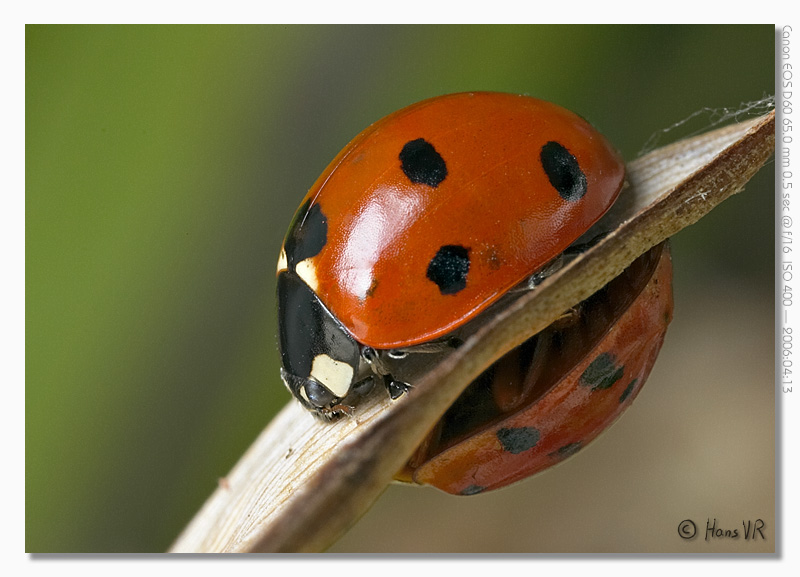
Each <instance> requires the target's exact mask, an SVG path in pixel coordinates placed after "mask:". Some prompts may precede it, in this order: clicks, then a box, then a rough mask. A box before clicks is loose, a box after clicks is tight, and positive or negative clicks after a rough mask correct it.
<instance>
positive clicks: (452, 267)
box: [426, 244, 469, 295]
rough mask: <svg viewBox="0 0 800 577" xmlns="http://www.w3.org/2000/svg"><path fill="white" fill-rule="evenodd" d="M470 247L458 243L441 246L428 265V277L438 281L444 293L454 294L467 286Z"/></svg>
mask: <svg viewBox="0 0 800 577" xmlns="http://www.w3.org/2000/svg"><path fill="white" fill-rule="evenodd" d="M467 273H469V249H468V248H465V247H463V246H460V245H457V244H447V245H445V246H443V247H442V248H440V249H439V250H438V251H437V252H436V255H435V256H434V257H433V258H432V259H431V262H430V264H429V265H428V272H427V275H426V276H427V277H428V279H430V280H432V281H433V282H435V283H436V286H438V287H439V290H440V291H441V293H442V294H443V295H452V294H456V293H457V292H459V291H461V290H463V289H464V288H465V287H466V286H467Z"/></svg>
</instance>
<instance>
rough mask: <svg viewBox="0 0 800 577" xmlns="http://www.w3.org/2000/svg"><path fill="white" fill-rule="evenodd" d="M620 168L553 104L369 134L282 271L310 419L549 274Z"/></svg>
mask: <svg viewBox="0 0 800 577" xmlns="http://www.w3.org/2000/svg"><path fill="white" fill-rule="evenodd" d="M624 178H625V168H624V164H623V162H622V160H621V158H620V157H619V155H618V154H617V152H616V151H615V150H614V148H613V147H612V146H611V145H610V144H609V142H608V141H607V140H606V139H605V138H604V137H603V136H602V135H601V134H599V133H598V132H597V131H596V130H595V129H594V128H593V127H592V126H591V125H590V124H589V123H588V122H586V121H585V120H583V119H582V118H581V117H579V116H577V115H576V114H573V113H572V112H569V111H568V110H565V109H564V108H561V107H559V106H557V105H555V104H551V103H549V102H545V101H543V100H538V99H535V98H530V97H527V96H518V95H512V94H503V93H492V92H470V93H461V94H452V95H447V96H441V97H437V98H432V99H429V100H425V101H422V102H419V103H417V104H414V105H411V106H409V107H407V108H404V109H402V110H400V111H398V112H395V113H394V114H391V115H389V116H387V117H385V118H383V119H382V120H380V121H378V122H376V123H375V124H373V125H371V126H369V127H368V128H367V129H366V130H364V131H363V132H361V134H359V135H358V136H356V138H354V139H353V140H352V142H350V144H348V145H347V146H346V147H345V148H344V150H342V152H341V153H339V155H338V156H337V157H336V158H335V159H334V160H333V162H331V164H330V165H329V166H328V167H327V168H326V169H325V171H324V172H323V173H322V175H321V176H320V177H319V179H318V180H317V181H316V183H315V184H314V185H313V186H312V187H311V189H310V190H309V192H308V194H307V195H306V197H305V199H304V200H303V202H302V204H301V206H300V208H299V209H298V211H297V212H296V214H295V216H294V218H293V220H292V222H291V225H290V226H289V230H288V232H287V234H286V237H285V239H284V243H283V248H282V250H281V254H280V259H279V263H278V271H277V274H278V278H277V287H278V289H277V290H278V319H279V346H280V353H281V362H282V368H281V376H282V378H283V380H284V382H285V383H286V385H287V387H288V388H289V390H290V391H291V393H292V394H293V395H294V396H295V397H296V398H297V399H298V400H299V401H300V402H301V403H302V404H303V405H304V406H305V407H306V408H308V409H309V410H311V411H314V412H316V413H317V414H319V415H322V416H326V417H330V416H333V415H336V414H338V413H341V412H347V411H348V410H349V408H350V407H352V406H354V405H355V404H356V403H357V401H358V398H359V397H360V396H362V395H363V394H365V393H366V391H368V390H370V389H371V388H372V387H373V386H374V385H375V384H382V385H383V386H384V387H386V389H387V390H388V391H389V394H390V395H391V396H392V398H396V397H397V396H399V395H401V394H402V393H403V392H404V391H405V390H406V389H407V388H408V386H409V384H408V383H406V382H405V381H404V380H403V379H402V378H398V377H397V376H395V374H394V372H393V371H392V370H391V366H392V361H393V360H396V359H398V358H401V357H405V356H407V355H412V354H414V353H417V352H427V351H431V350H441V349H442V348H447V347H450V346H455V345H456V344H457V342H458V340H457V339H455V338H453V337H452V335H453V333H454V331H456V330H457V329H460V328H462V327H463V326H464V325H465V324H467V323H469V321H471V320H473V319H475V317H476V316H478V315H479V314H480V313H481V312H483V311H485V310H486V309H487V307H489V306H490V305H492V304H493V303H495V302H496V301H497V300H498V299H500V298H501V297H503V296H504V295H506V294H507V293H508V292H509V291H510V290H511V289H512V288H514V287H515V286H517V285H519V284H520V283H521V282H523V281H525V280H526V279H528V278H530V277H531V276H532V275H533V274H535V273H537V271H540V270H542V269H543V268H544V267H545V266H546V265H547V264H548V263H550V262H551V261H553V260H554V259H555V258H556V257H558V255H560V254H561V253H562V252H563V251H564V250H565V249H566V248H567V247H569V246H570V245H571V244H572V243H574V242H575V241H576V240H577V239H578V238H579V237H580V236H581V235H583V234H584V233H585V232H586V231H587V230H588V229H589V227H590V226H591V225H592V224H593V223H595V222H596V221H597V220H598V219H599V218H600V217H601V216H602V215H603V214H604V213H605V212H606V211H607V210H608V208H609V207H610V206H611V205H612V204H613V202H614V201H615V199H616V198H617V196H618V194H619V192H620V190H621V188H622V185H623V181H624Z"/></svg>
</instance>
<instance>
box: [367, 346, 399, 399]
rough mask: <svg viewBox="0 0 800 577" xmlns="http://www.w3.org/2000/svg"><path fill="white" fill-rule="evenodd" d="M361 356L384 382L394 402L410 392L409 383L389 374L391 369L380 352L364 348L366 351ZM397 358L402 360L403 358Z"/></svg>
mask: <svg viewBox="0 0 800 577" xmlns="http://www.w3.org/2000/svg"><path fill="white" fill-rule="evenodd" d="M361 356H362V357H363V358H364V360H365V361H367V363H369V365H370V367H372V370H373V372H374V373H375V375H377V376H378V378H380V379H381V380H383V386H384V387H386V391H387V392H388V393H389V396H390V397H391V398H392V400H395V399H398V398H400V397H402V396H403V394H404V393H406V392H408V390H409V389H410V388H411V385H409V384H408V383H405V382H403V381H400V380H398V379H395V378H394V377H393V376H392V374H391V373H390V372H389V368H388V367H387V366H386V364H385V363H384V362H383V359H382V358H381V354H380V352H378V351H376V350H375V349H373V348H372V347H364V349H363V350H362V351H361ZM395 358H402V356H400V357H395Z"/></svg>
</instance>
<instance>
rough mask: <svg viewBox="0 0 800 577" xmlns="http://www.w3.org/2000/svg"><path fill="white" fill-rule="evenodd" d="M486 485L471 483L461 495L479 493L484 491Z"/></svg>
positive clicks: (462, 490)
mask: <svg viewBox="0 0 800 577" xmlns="http://www.w3.org/2000/svg"><path fill="white" fill-rule="evenodd" d="M485 489H486V487H481V486H480V485H470V486H469V487H464V488H463V489H461V491H460V492H459V495H477V494H478V493H482V492H483V491H484V490H485Z"/></svg>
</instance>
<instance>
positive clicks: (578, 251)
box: [509, 232, 608, 293]
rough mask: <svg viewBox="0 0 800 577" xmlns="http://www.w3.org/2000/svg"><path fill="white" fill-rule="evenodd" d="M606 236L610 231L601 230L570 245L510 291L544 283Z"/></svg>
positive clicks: (527, 289) (532, 287)
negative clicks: (585, 239)
mask: <svg viewBox="0 0 800 577" xmlns="http://www.w3.org/2000/svg"><path fill="white" fill-rule="evenodd" d="M606 236H608V232H601V233H600V234H598V235H596V236H593V237H592V238H590V239H589V240H587V241H586V242H582V243H576V244H572V245H570V246H568V247H567V248H566V250H564V252H563V253H561V254H560V255H558V256H557V257H556V258H554V259H553V260H551V261H550V262H549V263H547V264H546V265H544V267H542V268H541V269H539V270H538V271H536V272H535V273H533V274H532V275H531V276H529V277H528V278H527V279H526V280H525V281H523V282H522V284H520V285H518V286H517V287H516V288H513V289H511V290H510V291H509V292H512V293H518V292H526V291H529V290H533V289H535V288H536V287H537V286H539V285H540V284H542V282H543V281H544V280H545V279H546V278H547V277H549V276H552V275H554V274H555V273H557V272H558V271H560V270H561V269H562V268H564V267H565V266H567V265H568V264H569V263H571V262H572V261H573V260H575V259H576V258H578V257H579V256H580V255H582V254H583V253H584V252H586V251H587V250H589V249H590V248H592V247H593V246H594V245H596V244H597V243H598V242H600V241H601V240H603V239H604V238H605V237H606Z"/></svg>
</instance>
